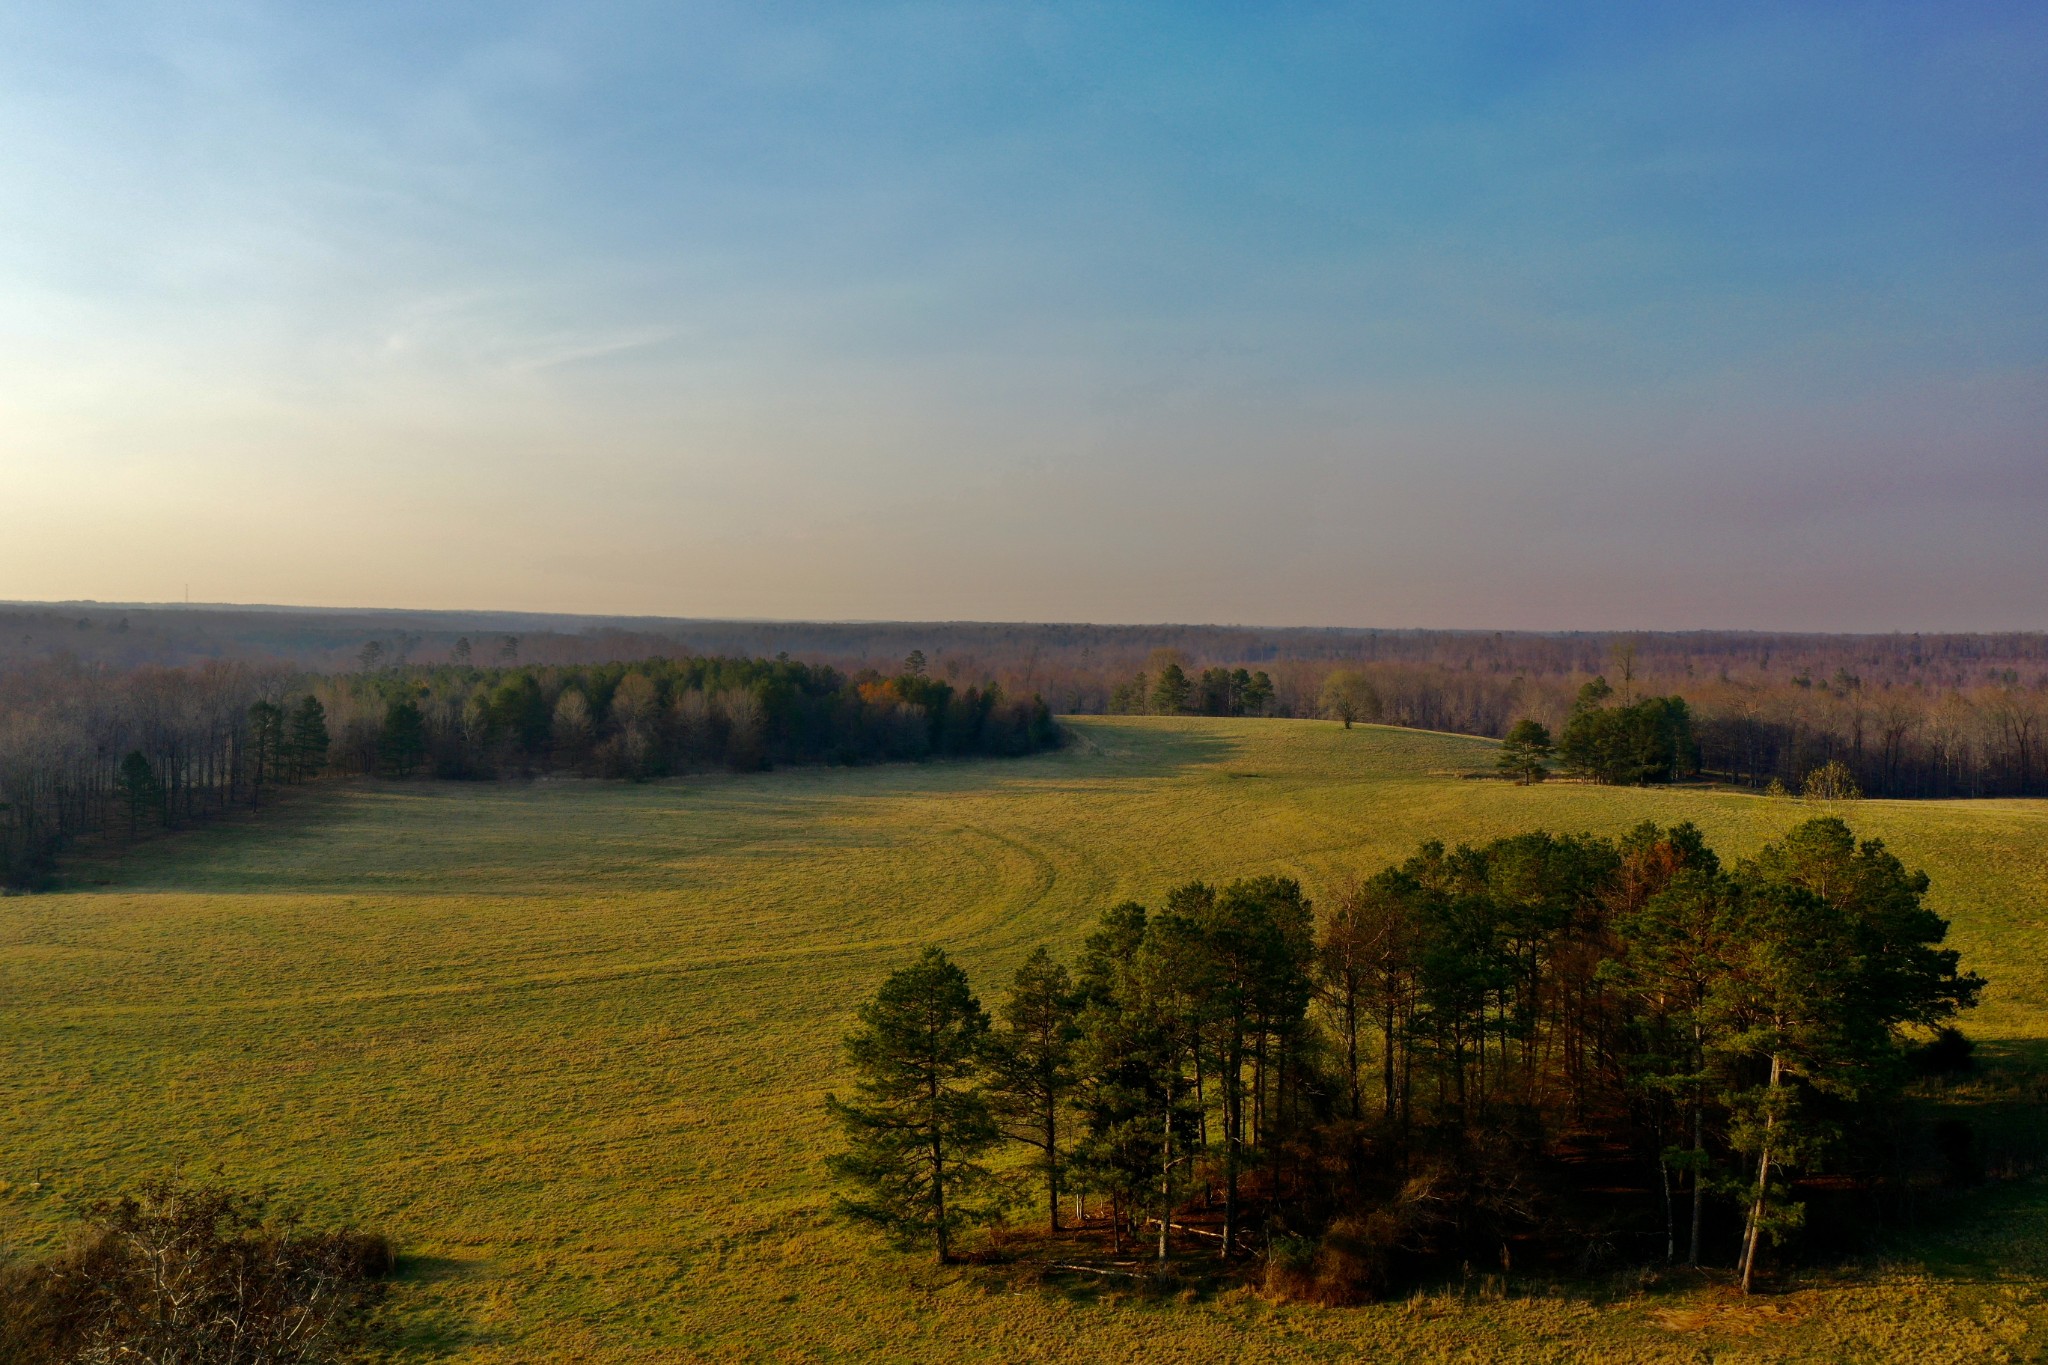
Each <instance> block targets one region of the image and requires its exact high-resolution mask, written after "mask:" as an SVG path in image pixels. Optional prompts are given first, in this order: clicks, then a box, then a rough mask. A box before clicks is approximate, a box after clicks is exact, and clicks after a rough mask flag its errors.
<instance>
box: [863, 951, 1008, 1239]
mask: <svg viewBox="0 0 2048 1365" xmlns="http://www.w3.org/2000/svg"><path fill="white" fill-rule="evenodd" d="M859 1018H860V1027H859V1028H857V1029H856V1030H854V1032H852V1033H851V1034H849V1035H848V1036H847V1038H846V1042H845V1049H846V1055H847V1059H848V1060H849V1061H851V1062H852V1063H853V1066H854V1069H855V1072H856V1075H857V1079H856V1080H855V1082H854V1098H853V1099H852V1100H851V1101H842V1100H840V1099H839V1098H838V1097H837V1096H836V1095H827V1096H826V1097H825V1107H826V1110H827V1111H828V1112H829V1113H830V1114H831V1115H832V1117H833V1118H835V1119H836V1120H838V1122H839V1124H840V1127H841V1128H842V1129H843V1130H844V1131H845V1134H846V1140H847V1150H846V1151H844V1152H840V1153H838V1154H836V1155H834V1156H832V1157H831V1158H830V1159H829V1160H828V1162H827V1165H828V1166H829V1168H830V1169H831V1171H832V1173H833V1174H834V1175H836V1176H838V1177H839V1178H840V1179H841V1180H843V1181H845V1182H846V1183H847V1184H849V1185H851V1186H853V1187H854V1188H855V1189H856V1191H857V1194H856V1195H855V1196H854V1197H851V1198H849V1197H845V1196H842V1197H841V1198H840V1199H839V1201H838V1203H839V1207H840V1209H841V1211H842V1212H844V1213H846V1214H847V1215H848V1216H850V1217H853V1218H856V1219H859V1220H861V1221H863V1222H869V1223H873V1224H875V1225H877V1226H879V1227H882V1228H885V1229H887V1230H888V1231H889V1232H890V1233H891V1234H892V1235H894V1236H895V1237H896V1238H897V1240H899V1241H901V1242H905V1243H914V1242H921V1241H923V1240H924V1239H926V1238H930V1239H931V1240H932V1242H933V1244H934V1245H935V1246H936V1248H937V1252H938V1258H939V1261H940V1263H941V1264H944V1263H945V1262H948V1261H950V1260H951V1259H952V1245H953V1242H952V1239H953V1234H954V1233H955V1232H957V1231H958V1230H959V1229H961V1228H962V1227H965V1226H967V1225H968V1224H970V1223H974V1222H979V1221H984V1220H985V1219H986V1218H988V1217H989V1216H990V1215H991V1210H990V1209H988V1208H987V1207H985V1206H979V1205H974V1204H970V1203H968V1202H967V1201H968V1200H969V1199H970V1198H971V1197H972V1196H973V1195H974V1194H975V1193H976V1192H977V1191H978V1190H980V1189H981V1188H982V1187H983V1186H984V1185H986V1184H987V1182H988V1172H987V1171H986V1170H985V1169H984V1168H983V1167H981V1166H979V1165H977V1164H976V1163H975V1158H976V1157H979V1156H980V1155H982V1154H983V1153H984V1152H986V1151H987V1150H988V1149H989V1148H990V1147H991V1146H993V1145H994V1144H995V1141H996V1138H997V1130H996V1125H995V1120H994V1117H993V1116H992V1115H991V1113H990V1111H989V1105H988V1097H987V1095H986V1094H985V1093H984V1092H983V1090H982V1089H981V1087H980V1085H979V1084H978V1083H977V1076H978V1073H979V1071H980V1068H981V1065H982V1061H983V1058H984V1054H985V1050H986V1044H987V1040H988V1032H989V1023H988V1016H987V1015H986V1014H985V1013H983V1011H982V1008H981V1002H980V1001H978V1000H976V999H975V998H974V994H973V992H972V991H971V990H970V989H969V988H968V983H967V973H966V972H964V971H962V970H961V969H960V968H959V967H958V966H956V965H954V964H953V962H951V961H950V960H949V959H948V958H947V957H946V955H945V954H944V953H943V952H941V951H940V950H938V949H937V948H927V949H925V951H924V955H923V956H922V957H920V958H919V959H918V960H917V961H916V962H915V963H913V964H912V965H911V966H909V967H906V968H904V969H903V970H901V971H899V972H896V973H894V974H893V975H891V976H890V977H889V979H888V980H886V981H884V982H883V983H882V987H881V989H880V990H879V991H877V992H876V993H875V996H874V998H873V999H871V1000H869V1001H868V1002H867V1003H865V1004H863V1005H862V1006H861V1007H860V1014H859Z"/></svg>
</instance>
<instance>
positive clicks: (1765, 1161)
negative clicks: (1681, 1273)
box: [1742, 1052, 1784, 1294]
mask: <svg viewBox="0 0 2048 1365" xmlns="http://www.w3.org/2000/svg"><path fill="white" fill-rule="evenodd" d="M1783 1074H1784V1070H1783V1061H1782V1057H1781V1054H1779V1053H1776V1052H1773V1053H1772V1054H1771V1085H1770V1089H1771V1094H1772V1097H1773V1099H1772V1100H1766V1101H1765V1103H1766V1105H1767V1108H1766V1109H1765V1110H1764V1141H1763V1150H1762V1151H1760V1152H1758V1153H1757V1159H1756V1198H1755V1200H1754V1201H1753V1202H1752V1203H1751V1204H1750V1206H1749V1227H1748V1229H1747V1230H1746V1232H1745V1234H1744V1236H1743V1244H1742V1292H1743V1293H1745V1294H1747V1293H1748V1292H1749V1289H1750V1282H1751V1280H1752V1279H1753V1278H1754V1277H1755V1274H1756V1249H1757V1243H1758V1242H1760V1241H1761V1240H1762V1239H1763V1230H1764V1227H1763V1225H1764V1199H1765V1195H1766V1194H1767V1192H1768V1191H1769V1188H1770V1181H1771V1138H1772V1137H1773V1136H1774V1134H1775V1132H1776V1129H1777V1126H1778V1109H1777V1105H1776V1104H1775V1103H1774V1102H1773V1101H1774V1099H1775V1096H1776V1094H1777V1089H1778V1082H1779V1079H1780V1077H1781V1076H1782V1075H1783Z"/></svg>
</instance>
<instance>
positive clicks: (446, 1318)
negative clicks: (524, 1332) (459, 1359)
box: [375, 1255, 504, 1360]
mask: <svg viewBox="0 0 2048 1365" xmlns="http://www.w3.org/2000/svg"><path fill="white" fill-rule="evenodd" d="M482 1270H483V1267H482V1266H480V1265H479V1264H478V1263H477V1262H475V1261H462V1260H457V1259H455V1258H454V1257H452V1256H417V1255H402V1256H400V1257H399V1261H398V1273H397V1274H396V1275H394V1276H393V1277H392V1281H391V1295H390V1297H389V1298H388V1299H387V1300H386V1301H385V1305H384V1309H383V1312H382V1313H381V1314H380V1315H379V1319H378V1323H377V1328H376V1333H375V1336H376V1345H377V1347H378V1348H379V1349H380V1350H381V1351H384V1352H386V1353H388V1354H390V1355H391V1356H393V1357H396V1358H399V1359H405V1360H440V1359H445V1358H447V1357H449V1356H454V1355H458V1354H460V1353H461V1352H463V1351H466V1350H468V1349H470V1348H471V1347H475V1346H489V1345H493V1344H498V1343H501V1342H502V1341H503V1340H504V1337H503V1334H502V1333H498V1332H492V1331H488V1330H484V1329H480V1328H478V1327H477V1326H476V1324H474V1323H472V1322H470V1321H469V1320H468V1319H466V1318H465V1317H463V1316H462V1315H461V1314H459V1313H457V1312H456V1311H455V1310H453V1309H451V1308H449V1307H447V1306H445V1305H443V1304H439V1303H431V1302H422V1299H423V1298H424V1296H423V1295H422V1294H421V1293H420V1292H419V1291H420V1290H421V1289H422V1288H424V1287H425V1286H428V1285H434V1284H446V1283H449V1282H451V1281H459V1280H466V1279H473V1278H475V1277H476V1276H477V1275H479V1274H480V1273H482Z"/></svg>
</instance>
